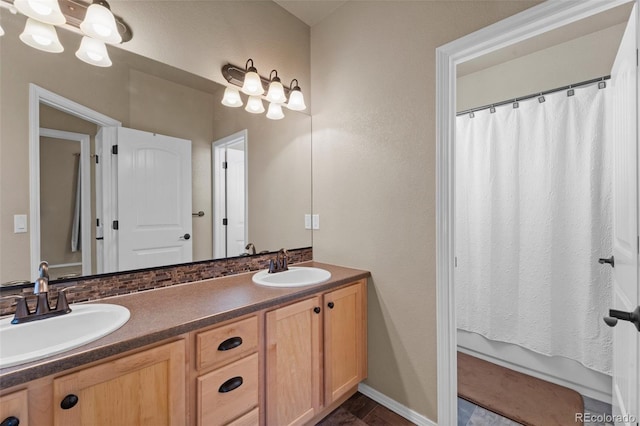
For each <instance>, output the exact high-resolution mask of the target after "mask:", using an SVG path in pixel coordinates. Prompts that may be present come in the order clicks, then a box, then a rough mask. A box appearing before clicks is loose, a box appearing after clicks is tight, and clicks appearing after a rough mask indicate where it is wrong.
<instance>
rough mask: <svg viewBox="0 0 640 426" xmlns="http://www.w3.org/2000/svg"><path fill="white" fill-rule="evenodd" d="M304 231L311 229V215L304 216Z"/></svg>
mask: <svg viewBox="0 0 640 426" xmlns="http://www.w3.org/2000/svg"><path fill="white" fill-rule="evenodd" d="M304 229H311V215H310V214H305V215H304Z"/></svg>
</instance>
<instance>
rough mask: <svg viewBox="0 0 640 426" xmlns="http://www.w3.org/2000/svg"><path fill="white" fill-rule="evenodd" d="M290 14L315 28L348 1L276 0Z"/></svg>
mask: <svg viewBox="0 0 640 426" xmlns="http://www.w3.org/2000/svg"><path fill="white" fill-rule="evenodd" d="M274 1H275V2H276V3H277V4H279V5H280V6H281V7H283V8H284V9H286V10H287V11H288V12H289V13H291V14H292V15H294V16H295V17H296V18H298V19H300V20H301V21H302V22H304V23H305V24H307V25H309V26H310V27H313V26H314V25H315V24H317V23H318V22H320V21H322V20H323V19H324V18H326V17H327V16H329V15H331V13H333V11H334V10H336V9H337V8H339V7H340V6H342V5H343V4H345V3H346V2H347V0H274Z"/></svg>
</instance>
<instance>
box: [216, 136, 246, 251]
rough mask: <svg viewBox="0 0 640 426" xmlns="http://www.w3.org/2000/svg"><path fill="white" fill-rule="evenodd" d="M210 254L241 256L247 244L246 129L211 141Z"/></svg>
mask: <svg viewBox="0 0 640 426" xmlns="http://www.w3.org/2000/svg"><path fill="white" fill-rule="evenodd" d="M212 152H213V212H214V214H213V221H214V222H213V241H214V245H213V257H214V258H216V259H217V258H224V257H233V256H240V255H241V254H243V253H244V250H245V246H246V244H247V240H248V238H247V186H246V185H247V176H246V173H247V168H246V163H247V131H246V130H243V131H240V132H238V133H234V134H233V135H231V136H227V137H226V138H223V139H220V140H218V141H215V142H213V149H212Z"/></svg>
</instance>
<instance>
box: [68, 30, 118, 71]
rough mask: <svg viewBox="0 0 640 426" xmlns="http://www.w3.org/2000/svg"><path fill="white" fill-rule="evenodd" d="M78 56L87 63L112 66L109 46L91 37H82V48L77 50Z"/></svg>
mask: <svg viewBox="0 0 640 426" xmlns="http://www.w3.org/2000/svg"><path fill="white" fill-rule="evenodd" d="M76 57H77V58H78V59H80V60H81V61H83V62H86V63H87V64H90V65H95V66H97V67H110V66H111V59H110V58H109V53H108V52H107V46H105V45H104V43H103V42H102V41H100V40H96V39H93V38H91V37H86V36H85V37H82V41H81V42H80V48H79V49H78V51H77V52H76Z"/></svg>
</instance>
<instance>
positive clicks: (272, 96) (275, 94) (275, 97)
mask: <svg viewBox="0 0 640 426" xmlns="http://www.w3.org/2000/svg"><path fill="white" fill-rule="evenodd" d="M267 100H268V101H269V102H271V103H274V104H283V103H285V102H287V97H286V96H285V94H284V87H283V86H282V83H280V80H279V79H274V80H273V81H271V83H269V90H268V91H267Z"/></svg>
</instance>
